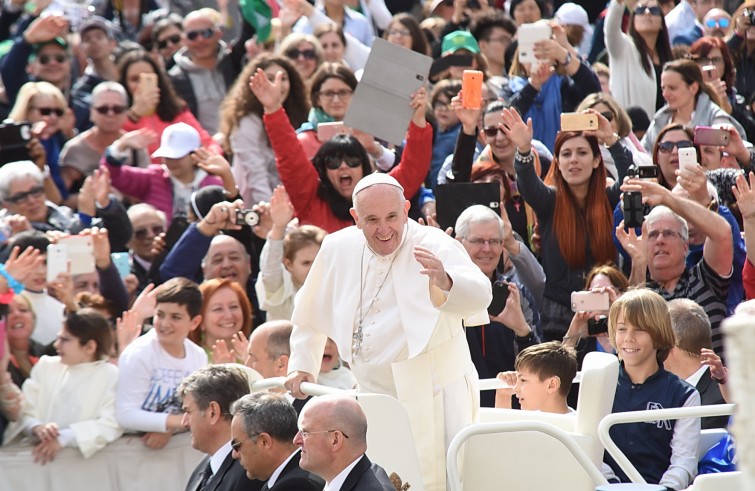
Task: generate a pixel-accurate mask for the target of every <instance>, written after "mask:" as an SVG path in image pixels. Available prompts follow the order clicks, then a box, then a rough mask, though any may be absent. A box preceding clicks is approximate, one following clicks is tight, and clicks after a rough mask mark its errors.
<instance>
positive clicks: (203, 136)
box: [123, 109, 223, 164]
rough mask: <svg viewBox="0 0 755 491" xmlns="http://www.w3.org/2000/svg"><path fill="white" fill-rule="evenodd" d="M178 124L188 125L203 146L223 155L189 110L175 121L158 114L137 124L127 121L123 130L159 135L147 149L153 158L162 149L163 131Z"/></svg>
mask: <svg viewBox="0 0 755 491" xmlns="http://www.w3.org/2000/svg"><path fill="white" fill-rule="evenodd" d="M176 123H186V124H188V125H189V126H191V127H192V128H194V129H195V130H197V131H198V132H199V139H200V140H201V141H202V146H205V147H208V148H210V149H212V150H215V151H216V152H217V153H219V154H221V155H222V154H223V149H222V148H220V145H218V144H217V142H215V140H213V139H212V136H210V134H209V133H207V131H206V130H205V129H204V128H202V125H200V124H199V121H197V119H196V118H195V117H194V115H193V114H191V111H189V110H188V109H186V110H185V111H183V112H182V113H181V114H179V115H178V116H176V119H174V120H173V121H163V120H162V119H160V118H159V117H158V116H157V114H153V115H152V116H143V117H142V118H141V119H139V122H137V123H134V122H133V121H131V120H130V119H127V120H126V123H125V124H124V125H123V129H124V130H125V131H127V132H128V131H136V130H140V129H142V128H147V129H150V130H152V131H154V132H155V133H157V141H155V142H154V143H153V144H152V145H150V146H149V147H147V153H149V155H150V156H151V155H152V154H153V153H154V152H155V150H157V149H158V148H159V147H160V137H161V136H162V134H163V131H165V128H167V127H168V126H170V125H172V124H176ZM152 163H154V164H159V163H160V159H152Z"/></svg>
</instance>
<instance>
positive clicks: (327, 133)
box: [317, 121, 350, 143]
mask: <svg viewBox="0 0 755 491" xmlns="http://www.w3.org/2000/svg"><path fill="white" fill-rule="evenodd" d="M349 133H350V131H349V128H348V126H346V125H345V124H343V122H342V121H335V122H332V123H320V124H318V125H317V139H318V140H320V141H321V142H323V143H324V142H326V141H328V140H330V139H331V138H333V137H334V136H336V135H348V134H349Z"/></svg>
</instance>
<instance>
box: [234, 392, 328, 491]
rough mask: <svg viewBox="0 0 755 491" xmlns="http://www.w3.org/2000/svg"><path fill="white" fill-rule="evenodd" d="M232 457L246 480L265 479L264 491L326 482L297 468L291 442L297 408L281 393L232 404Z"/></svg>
mask: <svg viewBox="0 0 755 491" xmlns="http://www.w3.org/2000/svg"><path fill="white" fill-rule="evenodd" d="M231 414H233V420H232V421H231V434H232V435H233V440H232V441H231V446H232V448H233V458H235V459H238V460H239V462H240V463H241V466H242V467H243V468H244V469H246V475H247V477H248V478H249V479H258V480H260V481H267V482H266V483H265V486H264V487H263V488H262V489H263V491H321V490H322V489H323V486H324V485H325V482H324V481H323V480H322V479H320V478H319V477H317V476H316V475H314V474H312V473H310V472H307V471H305V470H303V469H301V468H300V467H299V459H300V458H301V453H300V452H299V449H298V448H297V446H296V445H295V444H294V443H293V439H294V436H296V432H297V431H298V428H297V426H296V410H295V409H294V407H293V406H292V405H291V403H290V402H288V400H287V399H286V397H285V396H284V395H283V394H275V393H271V392H257V393H254V394H249V395H246V396H244V397H242V398H241V399H239V400H238V401H236V402H235V403H234V404H233V406H232V407H231Z"/></svg>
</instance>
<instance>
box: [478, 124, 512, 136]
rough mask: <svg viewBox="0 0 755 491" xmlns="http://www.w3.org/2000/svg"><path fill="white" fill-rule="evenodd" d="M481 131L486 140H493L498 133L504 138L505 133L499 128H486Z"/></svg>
mask: <svg viewBox="0 0 755 491" xmlns="http://www.w3.org/2000/svg"><path fill="white" fill-rule="evenodd" d="M482 131H484V132H485V136H487V137H488V138H495V137H496V136H497V135H498V132H499V131H500V132H501V134H502V135H503V136H506V133H504V131H503V129H501V127H500V126H488V127H487V128H485V129H483V130H482Z"/></svg>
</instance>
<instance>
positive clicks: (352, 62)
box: [309, 9, 370, 72]
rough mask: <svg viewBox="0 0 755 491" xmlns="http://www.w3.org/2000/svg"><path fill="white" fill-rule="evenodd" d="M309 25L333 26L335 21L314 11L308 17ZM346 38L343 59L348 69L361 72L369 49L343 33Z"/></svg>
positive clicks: (322, 13)
mask: <svg viewBox="0 0 755 491" xmlns="http://www.w3.org/2000/svg"><path fill="white" fill-rule="evenodd" d="M309 23H310V24H311V25H312V26H313V27H317V26H319V25H320V24H335V21H334V20H333V19H331V18H330V17H328V16H327V15H325V13H324V12H322V11H320V10H319V9H315V10H314V11H313V12H312V16H311V17H309ZM343 34H344V36H346V51H345V52H344V54H343V59H344V60H346V63H348V64H349V67H350V68H351V69H352V70H353V71H354V72H356V71H358V70H361V69H362V68H364V65H365V64H366V63H367V58H368V57H369V56H370V47H369V46H365V45H364V44H362V42H361V41H359V39H357V38H355V37H354V36H352V35H351V34H349V33H348V32H344V33H343Z"/></svg>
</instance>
